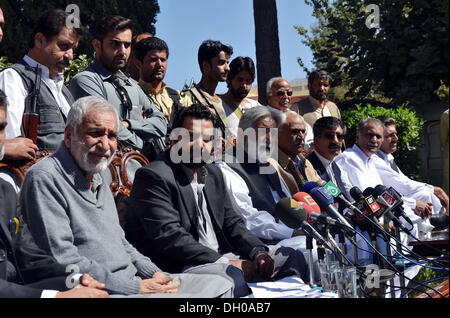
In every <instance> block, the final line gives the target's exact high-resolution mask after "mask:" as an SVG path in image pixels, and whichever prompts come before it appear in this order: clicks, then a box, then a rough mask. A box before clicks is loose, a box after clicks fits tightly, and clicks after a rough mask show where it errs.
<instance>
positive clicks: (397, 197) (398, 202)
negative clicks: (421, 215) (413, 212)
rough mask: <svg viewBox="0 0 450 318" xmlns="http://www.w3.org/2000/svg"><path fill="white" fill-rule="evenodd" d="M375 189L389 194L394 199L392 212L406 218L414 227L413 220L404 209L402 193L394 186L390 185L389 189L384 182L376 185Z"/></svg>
mask: <svg viewBox="0 0 450 318" xmlns="http://www.w3.org/2000/svg"><path fill="white" fill-rule="evenodd" d="M375 191H377V193H386V194H387V195H389V197H391V198H393V199H394V203H393V205H394V207H393V208H392V212H394V215H395V216H396V217H400V216H401V217H402V218H403V219H405V220H406V222H408V223H409V224H410V225H411V226H412V227H414V224H413V222H412V221H411V219H410V218H409V217H408V216H407V215H406V213H405V211H404V210H403V207H402V205H403V200H402V195H401V194H400V193H398V192H397V191H396V190H395V189H394V188H393V187H389V189H388V188H387V187H385V186H384V185H382V184H379V185H377V186H376V187H375Z"/></svg>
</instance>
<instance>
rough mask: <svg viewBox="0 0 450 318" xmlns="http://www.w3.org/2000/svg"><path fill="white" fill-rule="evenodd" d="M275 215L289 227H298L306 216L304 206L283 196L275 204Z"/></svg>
mask: <svg viewBox="0 0 450 318" xmlns="http://www.w3.org/2000/svg"><path fill="white" fill-rule="evenodd" d="M275 214H276V215H277V217H278V218H279V219H280V220H281V221H282V222H283V223H284V224H286V225H287V226H288V227H290V228H291V229H298V228H299V227H300V226H302V222H303V221H306V220H307V218H308V213H307V212H306V210H305V208H304V207H303V206H302V205H301V204H300V203H298V202H297V201H295V200H293V199H291V198H283V199H281V200H280V201H278V203H277V204H276V206H275Z"/></svg>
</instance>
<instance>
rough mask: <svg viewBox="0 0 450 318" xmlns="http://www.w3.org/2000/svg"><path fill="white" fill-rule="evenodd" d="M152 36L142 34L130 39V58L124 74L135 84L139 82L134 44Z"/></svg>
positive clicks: (145, 33)
mask: <svg viewBox="0 0 450 318" xmlns="http://www.w3.org/2000/svg"><path fill="white" fill-rule="evenodd" d="M152 36H153V34H150V33H147V32H144V33H140V34H137V35H133V38H132V39H131V53H130V58H129V59H128V63H127V67H126V71H125V73H126V74H128V76H130V77H131V78H132V79H134V80H135V81H136V82H137V81H139V70H138V68H137V66H136V53H135V52H136V44H137V43H138V42H139V41H141V40H143V39H146V38H150V37H152Z"/></svg>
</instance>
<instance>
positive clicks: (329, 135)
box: [323, 131, 345, 140]
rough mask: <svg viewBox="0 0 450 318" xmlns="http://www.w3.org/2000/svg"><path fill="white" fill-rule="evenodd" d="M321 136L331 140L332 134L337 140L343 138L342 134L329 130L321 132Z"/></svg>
mask: <svg viewBox="0 0 450 318" xmlns="http://www.w3.org/2000/svg"><path fill="white" fill-rule="evenodd" d="M323 136H324V137H325V138H327V139H328V140H333V139H334V136H336V137H337V139H338V140H344V138H345V136H344V134H338V133H335V132H331V131H329V132H327V133H325V134H323Z"/></svg>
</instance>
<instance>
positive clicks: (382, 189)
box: [374, 184, 388, 197]
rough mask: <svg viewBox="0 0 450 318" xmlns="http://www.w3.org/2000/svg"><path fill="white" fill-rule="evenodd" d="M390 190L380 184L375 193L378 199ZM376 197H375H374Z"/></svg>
mask: <svg viewBox="0 0 450 318" xmlns="http://www.w3.org/2000/svg"><path fill="white" fill-rule="evenodd" d="M387 189H388V188H386V187H385V186H384V185H382V184H379V185H377V186H376V187H375V193H376V195H377V197H378V196H379V195H381V194H382V193H383V192H384V191H386V190H387ZM374 196H375V195H374Z"/></svg>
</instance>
